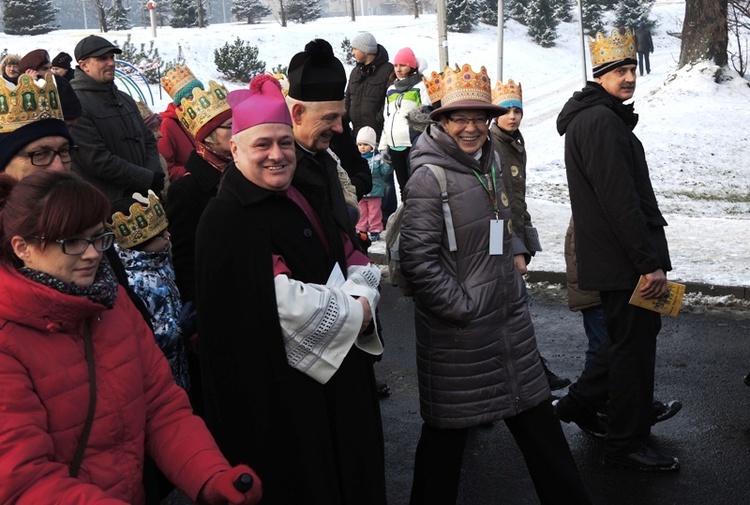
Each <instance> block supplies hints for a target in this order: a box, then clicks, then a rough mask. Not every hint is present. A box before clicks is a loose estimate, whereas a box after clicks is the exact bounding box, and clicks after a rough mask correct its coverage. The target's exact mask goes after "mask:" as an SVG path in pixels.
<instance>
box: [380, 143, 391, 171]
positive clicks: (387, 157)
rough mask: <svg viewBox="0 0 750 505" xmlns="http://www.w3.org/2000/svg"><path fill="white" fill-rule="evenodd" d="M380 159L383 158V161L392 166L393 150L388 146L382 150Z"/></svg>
mask: <svg viewBox="0 0 750 505" xmlns="http://www.w3.org/2000/svg"><path fill="white" fill-rule="evenodd" d="M380 159H382V160H383V163H385V164H386V165H388V166H391V151H390V149H388V148H387V147H386V148H385V149H383V150H382V151H380Z"/></svg>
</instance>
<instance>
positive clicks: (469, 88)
mask: <svg viewBox="0 0 750 505" xmlns="http://www.w3.org/2000/svg"><path fill="white" fill-rule="evenodd" d="M440 88H441V89H442V90H443V99H442V104H443V107H445V106H448V105H450V104H452V103H453V102H457V101H459V100H477V101H480V102H487V103H491V102H492V93H491V91H490V90H491V84H490V77H489V76H488V75H487V69H486V68H484V67H482V69H481V70H480V71H479V72H478V73H477V72H474V71H473V70H472V68H471V65H469V64H468V63H465V64H464V65H463V66H462V67H461V68H460V69H456V70H453V69H452V68H450V67H445V70H443V75H441V76H440Z"/></svg>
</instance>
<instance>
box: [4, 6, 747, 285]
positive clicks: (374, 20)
mask: <svg viewBox="0 0 750 505" xmlns="http://www.w3.org/2000/svg"><path fill="white" fill-rule="evenodd" d="M684 8H685V5H684V2H670V3H668V2H660V3H657V4H656V5H655V7H654V9H653V14H652V17H655V18H656V19H657V20H658V22H659V25H658V26H657V28H656V29H655V30H654V33H653V37H654V45H655V52H654V54H653V55H652V57H651V68H652V72H651V74H650V75H645V76H643V77H642V78H639V80H638V85H637V90H636V95H635V105H636V112H638V113H639V114H640V121H639V123H638V126H637V128H636V130H635V132H636V134H637V135H638V137H639V139H640V140H641V141H642V142H643V144H644V147H645V149H646V154H647V157H648V161H649V166H650V169H651V178H652V181H653V185H654V189H655V191H656V194H657V198H658V200H659V204H660V207H661V209H662V212H663V213H664V214H665V217H666V219H667V221H668V222H669V227H668V228H667V238H668V240H669V245H670V251H671V255H672V263H673V267H674V270H673V271H672V272H671V273H670V275H669V276H670V279H672V280H677V281H688V282H700V283H706V284H709V285H728V286H750V226H749V225H750V220H749V219H750V163H748V161H750V160H749V159H748V158H749V154H750V134H748V133H747V123H748V118H750V87H748V80H747V79H742V78H740V77H739V76H737V75H734V77H733V78H732V79H730V80H729V81H727V82H723V83H721V84H716V83H715V82H714V81H713V79H712V76H713V74H714V72H715V71H716V68H714V67H712V66H711V65H709V64H701V65H697V66H695V67H693V68H685V69H681V70H679V71H678V70H676V68H677V64H676V62H677V60H678V59H679V54H680V41H679V39H677V38H675V37H673V36H670V35H668V34H667V32H668V31H670V32H679V31H681V27H682V19H683V17H684ZM362 31H369V32H370V33H372V34H373V35H374V36H375V38H376V39H377V41H378V42H379V43H380V44H382V45H384V46H385V47H386V48H387V49H388V51H389V53H390V54H391V56H393V55H395V53H396V52H397V51H398V50H399V49H400V48H402V47H405V46H408V47H411V48H412V49H413V50H414V52H415V53H416V54H417V55H418V56H421V57H423V58H425V60H426V61H427V62H428V69H427V72H428V73H429V72H432V71H436V70H439V69H438V68H437V67H438V46H437V29H436V16H435V15H434V14H426V15H422V16H421V17H420V18H419V19H413V18H412V17H411V16H360V17H358V18H357V20H356V21H355V22H352V21H350V20H349V18H324V19H320V20H317V21H314V22H312V23H308V24H304V25H297V24H290V25H289V27H287V28H281V27H280V26H279V25H278V23H276V22H275V21H269V22H263V23H260V24H257V25H247V24H244V23H228V24H212V25H210V26H209V27H207V28H205V29H200V30H199V29H196V28H192V29H173V28H159V29H158V34H157V38H156V40H155V42H156V44H155V47H157V48H158V49H159V53H160V54H161V56H162V58H163V59H165V60H171V59H174V58H176V56H177V53H178V46H179V47H181V48H182V50H183V52H184V55H185V58H186V62H187V65H188V66H189V67H190V68H191V69H192V70H193V72H194V73H195V74H196V75H197V76H198V77H199V78H200V79H201V80H203V81H204V82H205V81H208V79H216V80H221V78H220V76H219V75H218V71H217V70H216V67H215V65H214V62H213V59H214V58H213V51H214V49H216V48H217V47H220V46H222V45H223V44H224V43H225V42H232V41H233V40H234V39H235V37H238V36H239V37H241V38H242V39H244V40H247V41H249V42H250V43H251V44H253V45H255V46H257V47H258V49H259V58H260V59H261V60H263V61H265V62H266V67H267V69H269V70H270V69H271V68H273V67H276V66H277V65H283V66H286V65H288V62H289V60H290V59H291V57H292V56H293V55H294V54H295V53H296V52H298V51H300V50H302V49H303V48H304V45H305V43H307V42H308V41H309V40H311V39H313V38H316V37H321V38H325V39H327V40H328V41H329V42H330V43H331V45H332V46H333V48H334V51H335V52H336V53H337V55H338V56H339V57H340V58H342V60H343V58H344V55H343V52H342V50H341V49H340V46H341V42H342V41H343V40H344V38H348V39H349V40H351V39H353V38H354V37H355V36H356V35H357V34H358V33H359V32H362ZM525 31H526V29H525V27H523V26H521V25H519V24H518V23H516V22H514V21H510V22H508V23H507V24H506V28H505V36H504V57H503V78H504V80H507V79H514V80H515V81H516V82H521V83H522V85H523V93H524V112H525V117H524V120H523V124H522V126H521V131H522V132H523V134H524V137H525V138H526V144H527V149H528V153H529V156H528V157H529V159H528V195H527V196H528V206H529V210H530V212H531V215H532V219H533V221H534V224H535V225H536V226H537V228H538V229H539V232H540V238H541V240H542V245H543V247H544V251H543V252H541V253H539V254H537V256H536V258H535V259H534V261H533V262H532V264H531V267H532V269H533V270H537V271H553V272H554V271H557V272H562V271H564V268H565V263H564V259H563V252H562V251H563V239H564V236H565V230H566V228H567V225H568V219H569V217H570V208H569V201H568V191H567V185H566V179H565V170H564V162H563V139H562V138H561V137H560V136H558V134H557V132H556V129H555V120H556V118H557V114H558V113H559V111H560V109H561V108H562V106H563V104H564V103H565V101H566V100H567V99H568V98H569V97H570V96H571V95H572V93H573V92H574V91H577V90H578V89H580V88H581V87H582V86H583V73H582V69H581V41H580V38H579V37H578V34H577V24H576V23H563V24H561V25H560V27H559V29H558V33H559V37H558V40H557V45H556V46H555V47H554V48H550V49H544V48H541V47H539V46H538V45H536V44H534V43H533V42H531V41H530V40H529V39H528V37H527V36H526V34H525ZM90 33H95V32H94V31H88V32H87V31H84V30H60V31H56V32H52V33H49V34H45V35H38V36H23V37H19V36H9V35H5V34H0V48H7V49H8V50H9V51H10V52H16V53H20V54H21V55H23V54H25V53H26V52H28V51H30V50H32V49H35V48H39V47H42V48H46V49H47V50H49V52H50V53H51V55H52V56H54V55H55V54H57V52H58V51H66V52H69V53H70V54H73V49H74V47H75V44H76V43H77V42H78V40H80V39H81V38H82V37H84V36H86V35H88V34H90ZM128 33H129V34H130V35H131V36H132V42H133V43H134V44H136V46H140V44H141V43H145V44H146V47H148V43H149V42H150V40H151V30H150V28H143V27H138V28H133V29H131V30H129V31H128V32H109V33H107V34H104V35H105V37H106V38H108V39H109V40H112V41H114V40H116V41H117V42H118V43H119V44H122V43H123V42H124V41H125V39H126V37H127V35H128ZM448 52H449V61H450V63H458V64H462V63H470V64H472V66H473V67H474V69H475V70H476V69H478V68H479V67H480V66H482V65H484V66H485V67H487V70H488V72H489V75H490V77H492V79H493V82H494V79H495V78H496V76H497V69H498V63H497V57H496V52H497V42H496V29H495V28H494V27H489V26H485V25H480V26H478V27H477V28H476V30H475V31H474V32H472V33H470V34H454V33H451V34H449V35H448ZM587 58H588V56H587ZM587 61H588V60H587ZM588 65H589V63H588V62H587V68H588ZM349 68H350V67H348V68H347V70H348V69H349ZM589 74H590V72H589ZM227 85H228V87H229V88H230V89H234V88H238V87H242V86H244V85H243V84H241V83H227ZM151 89H152V92H153V94H154V96H155V105H154V107H153V108H154V110H162V109H163V107H165V105H166V104H167V103H168V100H169V97H168V96H167V95H166V93H163V92H161V94H160V90H159V87H158V86H152V87H151ZM382 247H383V246H382V241H380V242H379V243H376V245H375V249H376V250H377V249H378V248H382Z"/></svg>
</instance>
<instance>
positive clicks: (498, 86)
mask: <svg viewBox="0 0 750 505" xmlns="http://www.w3.org/2000/svg"><path fill="white" fill-rule="evenodd" d="M492 103H494V104H495V105H499V106H500V107H505V108H508V107H518V108H519V109H523V92H522V91H521V83H520V82H519V83H518V84H516V83H515V82H513V79H508V82H505V83H504V82H503V81H497V82H496V83H495V87H494V88H492Z"/></svg>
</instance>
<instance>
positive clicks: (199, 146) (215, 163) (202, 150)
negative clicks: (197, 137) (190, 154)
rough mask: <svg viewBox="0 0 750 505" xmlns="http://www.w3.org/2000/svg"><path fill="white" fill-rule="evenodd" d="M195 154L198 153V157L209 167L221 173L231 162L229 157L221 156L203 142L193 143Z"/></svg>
mask: <svg viewBox="0 0 750 505" xmlns="http://www.w3.org/2000/svg"><path fill="white" fill-rule="evenodd" d="M195 152H196V153H198V156H200V157H201V158H203V159H204V160H206V161H207V162H208V164H209V165H211V166H212V167H214V168H215V169H216V170H218V171H219V172H221V173H224V170H225V169H226V168H227V165H229V162H230V161H232V157H231V156H229V157H227V156H225V155H223V154H219V153H217V152H216V151H214V150H213V149H211V148H210V147H209V146H208V145H207V144H204V143H203V142H196V143H195Z"/></svg>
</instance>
